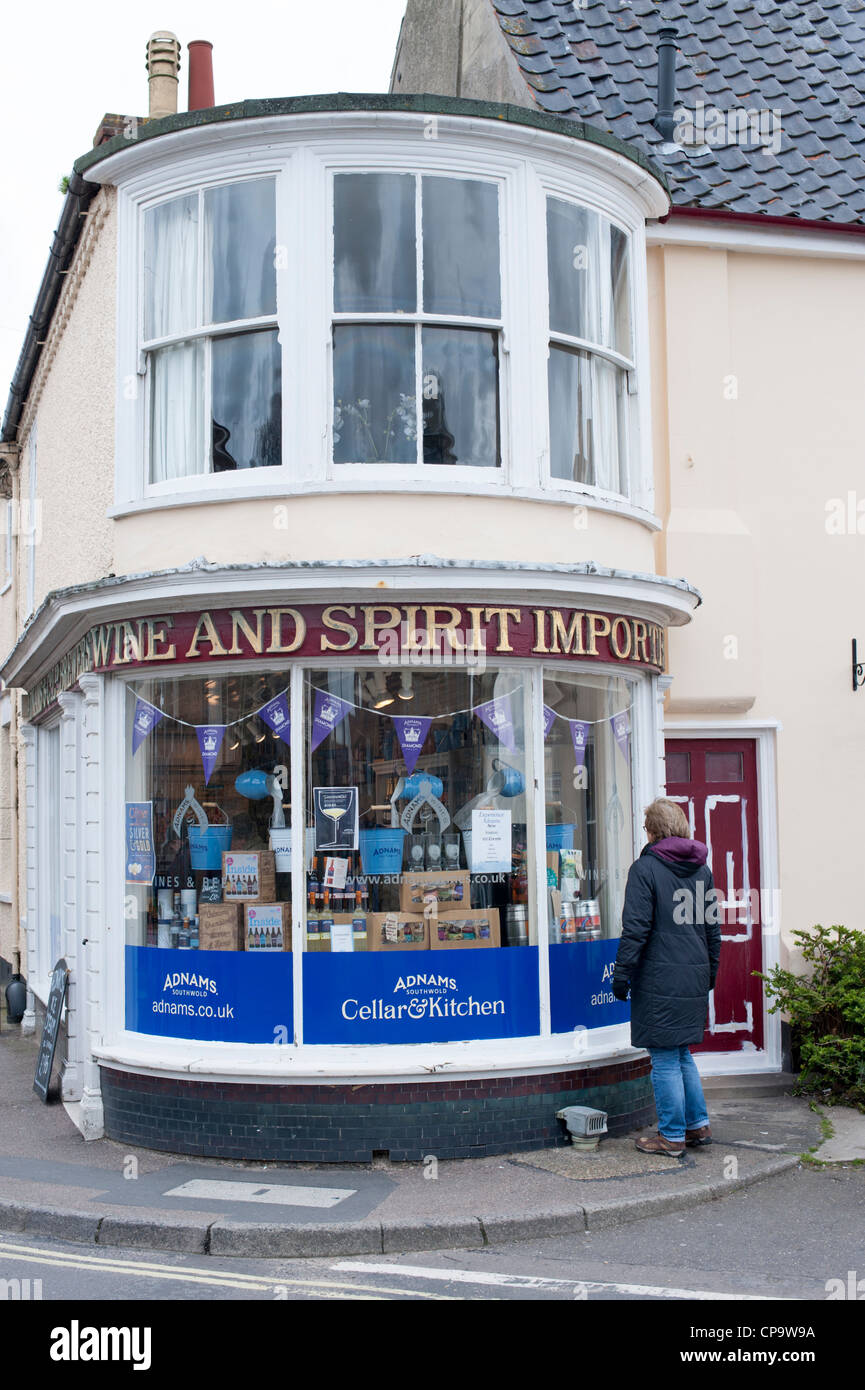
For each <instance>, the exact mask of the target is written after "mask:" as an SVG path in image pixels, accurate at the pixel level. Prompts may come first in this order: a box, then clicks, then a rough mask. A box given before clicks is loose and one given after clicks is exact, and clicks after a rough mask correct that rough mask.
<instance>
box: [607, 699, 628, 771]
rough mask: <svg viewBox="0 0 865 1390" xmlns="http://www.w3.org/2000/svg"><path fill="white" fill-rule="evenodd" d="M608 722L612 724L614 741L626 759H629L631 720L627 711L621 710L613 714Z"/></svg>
mask: <svg viewBox="0 0 865 1390" xmlns="http://www.w3.org/2000/svg"><path fill="white" fill-rule="evenodd" d="M610 724H611V725H612V728H613V733H614V734H615V736H616V743H617V744H618V745H619V747H620V748H621V750H622V753H623V754H624V756H625V757H626V758H627V759H628V761H630V757H631V751H630V733H631V721H630V719H629V718H628V711H627V710H623V711H622V713H621V714H614V715H613V717H612V718H611V720H610Z"/></svg>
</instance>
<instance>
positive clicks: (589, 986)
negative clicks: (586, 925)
mask: <svg viewBox="0 0 865 1390" xmlns="http://www.w3.org/2000/svg"><path fill="white" fill-rule="evenodd" d="M618 949H619V942H618V938H614V939H612V940H603V941H563V942H556V943H555V944H553V945H550V946H549V947H548V950H549V953H550V1026H551V1030H552V1032H553V1033H570V1032H573V1030H574V1029H575V1028H605V1027H609V1025H610V1024H612V1023H627V1022H628V1021H629V1020H630V1017H631V1006H630V1004H629V1003H627V1002H625V1003H622V1002H621V1001H620V1000H618V999H616V998H614V996H613V966H614V964H615V960H616V953H617V951H618Z"/></svg>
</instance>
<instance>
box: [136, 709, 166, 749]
mask: <svg viewBox="0 0 865 1390" xmlns="http://www.w3.org/2000/svg"><path fill="white" fill-rule="evenodd" d="M164 718H165V712H164V710H161V709H157V708H156V706H155V705H151V704H149V703H148V701H147V700H142V698H141V696H140V695H138V696H137V697H136V700H135V714H134V715H133V718H132V752H133V754H134V753H137V752H138V750H139V748H140V747H141V745H142V743H143V742H144V740H145V739H146V738H147V735H148V734H151V733H152V732H153V730H154V729H155V728H156V726H157V724H158V723H159V721H160V719H164Z"/></svg>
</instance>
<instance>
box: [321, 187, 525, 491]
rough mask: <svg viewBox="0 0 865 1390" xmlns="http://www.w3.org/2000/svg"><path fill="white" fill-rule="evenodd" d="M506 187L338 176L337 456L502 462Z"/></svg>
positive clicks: (484, 464)
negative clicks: (502, 208)
mask: <svg viewBox="0 0 865 1390" xmlns="http://www.w3.org/2000/svg"><path fill="white" fill-rule="evenodd" d="M501 314H502V295H501V273H500V257H499V192H498V185H497V184H495V183H491V182H484V181H481V180H478V179H460V178H449V177H443V176H439V175H431V174H429V175H428V174H424V175H415V174H403V173H391V172H377V173H351V174H348V173H346V174H336V175H335V176H334V181H333V461H334V463H336V464H346V463H364V464H370V463H402V464H412V463H414V464H424V463H425V464H451V465H454V464H461V465H467V466H469V467H475V468H499V467H500V466H501V462H502V457H501V439H500V411H499V390H500V385H499V347H500V336H501V328H502V321H501Z"/></svg>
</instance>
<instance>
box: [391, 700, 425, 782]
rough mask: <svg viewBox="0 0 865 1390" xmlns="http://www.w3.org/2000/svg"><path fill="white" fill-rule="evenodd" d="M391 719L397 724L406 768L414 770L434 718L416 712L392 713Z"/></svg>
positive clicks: (397, 732)
mask: <svg viewBox="0 0 865 1390" xmlns="http://www.w3.org/2000/svg"><path fill="white" fill-rule="evenodd" d="M391 719H392V720H393V722H394V724H395V725H396V736H397V738H398V739H399V746H400V748H401V749H402V755H403V758H404V759H405V765H406V768H407V770H408V771H409V772H414V769H415V763H416V762H417V760H418V758H419V757H420V752H421V749H422V748H423V745H424V740H425V739H426V736H427V734H428V733H429V726H430V724H431V723H432V719H431V718H430V719H427V718H426V717H425V716H421V715H416V714H392V715H391Z"/></svg>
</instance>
